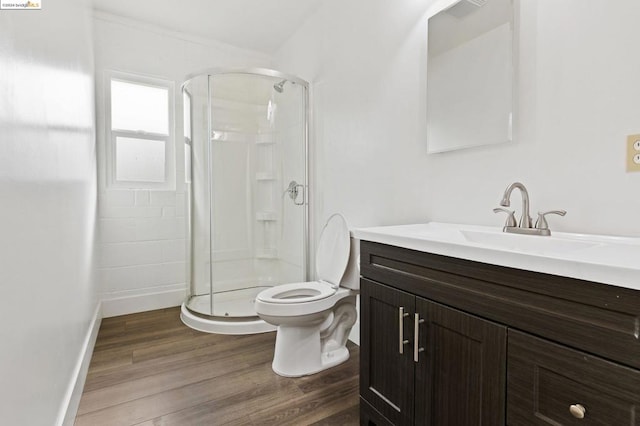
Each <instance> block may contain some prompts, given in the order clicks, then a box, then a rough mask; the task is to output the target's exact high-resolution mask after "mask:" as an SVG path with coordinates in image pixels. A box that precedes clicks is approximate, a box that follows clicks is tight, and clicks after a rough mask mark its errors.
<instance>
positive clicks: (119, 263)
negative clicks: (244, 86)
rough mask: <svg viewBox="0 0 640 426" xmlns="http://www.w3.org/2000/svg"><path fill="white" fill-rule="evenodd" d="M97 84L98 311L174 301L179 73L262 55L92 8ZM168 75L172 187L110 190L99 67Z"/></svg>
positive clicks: (178, 269) (181, 289) (179, 287)
mask: <svg viewBox="0 0 640 426" xmlns="http://www.w3.org/2000/svg"><path fill="white" fill-rule="evenodd" d="M94 16H95V21H94V27H95V30H94V32H95V41H94V45H95V51H96V90H97V112H98V133H97V135H98V143H99V146H100V148H101V149H100V158H101V161H100V164H99V165H100V186H99V189H100V193H99V205H100V217H99V224H100V231H101V242H100V249H101V255H100V269H99V273H100V282H101V296H102V298H103V300H104V304H103V309H104V315H105V316H113V315H120V314H124V313H129V312H138V311H143V310H149V309H156V308H161V307H165V306H173V305H177V304H180V303H181V302H182V300H183V298H184V296H185V281H186V280H185V278H186V269H185V268H186V262H185V256H186V253H185V246H186V241H185V237H186V235H185V234H186V233H185V231H186V225H185V209H184V204H185V183H184V144H183V142H184V141H183V138H182V135H183V126H182V116H183V115H182V93H181V90H180V86H181V84H182V82H183V81H184V78H185V76H186V75H188V74H191V73H194V72H197V71H200V70H203V69H205V68H213V67H233V68H242V67H258V66H259V67H269V66H270V65H271V62H270V59H269V58H268V57H266V56H264V55H261V54H258V53H255V52H250V51H245V50H241V49H238V48H235V47H232V46H228V45H224V44H221V43H217V42H214V41H210V40H203V39H199V38H195V37H191V36H187V35H184V34H180V33H171V32H167V31H164V30H162V29H160V28H157V27H153V26H150V25H146V24H142V23H140V22H136V21H130V20H127V19H124V18H119V17H115V16H112V15H106V14H103V13H96V14H95V15H94ZM107 70H117V71H123V72H128V73H135V74H142V75H148V76H155V77H159V78H163V79H167V80H171V81H174V83H175V95H176V102H175V103H176V111H175V117H176V122H175V134H176V140H175V143H176V150H175V152H176V176H177V182H176V188H175V190H170V191H148V190H136V191H133V190H110V189H106V187H105V180H104V163H103V161H104V155H103V154H104V135H105V130H104V81H105V77H104V72H105V71H107Z"/></svg>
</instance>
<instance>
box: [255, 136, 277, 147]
mask: <svg viewBox="0 0 640 426" xmlns="http://www.w3.org/2000/svg"><path fill="white" fill-rule="evenodd" d="M275 136H276V135H275V133H262V134H259V135H256V140H255V142H256V145H273V144H275V143H276V139H275Z"/></svg>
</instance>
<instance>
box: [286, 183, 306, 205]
mask: <svg viewBox="0 0 640 426" xmlns="http://www.w3.org/2000/svg"><path fill="white" fill-rule="evenodd" d="M300 192H302V202H300V203H299V202H298V201H297V200H298V194H299V193H300ZM284 193H285V194H287V193H288V194H289V198H291V199H292V200H293V204H295V205H296V206H302V205H304V198H305V191H304V185H302V184H300V183H298V182H296V181H295V180H292V181H291V182H289V186H288V187H287V189H285V190H284Z"/></svg>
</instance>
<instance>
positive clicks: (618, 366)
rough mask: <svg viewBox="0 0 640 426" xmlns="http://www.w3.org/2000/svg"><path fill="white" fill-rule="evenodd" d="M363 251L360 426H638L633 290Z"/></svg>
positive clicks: (393, 250)
mask: <svg viewBox="0 0 640 426" xmlns="http://www.w3.org/2000/svg"><path fill="white" fill-rule="evenodd" d="M360 252H361V273H362V279H361V299H360V303H361V305H360V306H361V311H360V313H361V319H360V326H361V342H360V343H361V348H360V357H361V374H360V394H361V424H362V425H371V426H372V425H413V424H417V425H443V426H444V425H455V426H465V425H485V426H500V425H505V424H507V425H510V426H521V425H522V426H526V425H556V426H557V425H579V424H584V425H631V426H640V339H639V338H638V324H640V291H636V290H631V289H626V288H620V287H614V286H610V285H605V284H600V283H595V282H590V281H583V280H576V279H572V278H565V277H559V276H552V275H546V274H542V273H534V272H530V271H523V270H516V269H512V268H506V267H500V266H495V265H489V264H482V263H478V262H472V261H468V260H463V259H457V258H450V257H446V256H441V255H434V254H430V253H424V252H417V251H414V250H408V249H404V248H399V247H393V246H387V245H384V244H379V243H372V242H366V241H362V242H361V250H360ZM416 336H417V337H418V338H417V339H416ZM582 411H584V417H583V418H582V419H579V418H578V417H580V416H581V413H582Z"/></svg>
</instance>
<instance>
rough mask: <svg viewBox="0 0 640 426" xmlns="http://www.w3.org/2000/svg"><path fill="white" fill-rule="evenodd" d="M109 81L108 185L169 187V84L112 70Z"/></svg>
mask: <svg viewBox="0 0 640 426" xmlns="http://www.w3.org/2000/svg"><path fill="white" fill-rule="evenodd" d="M107 84H108V87H107V93H108V96H107V108H106V111H107V120H106V127H107V142H108V143H107V157H108V160H107V161H108V164H107V174H108V182H109V186H111V187H115V188H151V189H153V188H156V189H171V188H173V187H174V182H175V166H174V163H175V161H174V155H173V151H174V150H173V82H171V81H165V80H159V79H155V78H148V77H140V76H134V75H128V74H122V73H115V72H114V73H110V74H109V76H108V80H107Z"/></svg>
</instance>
